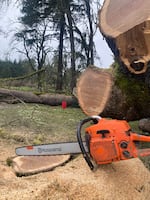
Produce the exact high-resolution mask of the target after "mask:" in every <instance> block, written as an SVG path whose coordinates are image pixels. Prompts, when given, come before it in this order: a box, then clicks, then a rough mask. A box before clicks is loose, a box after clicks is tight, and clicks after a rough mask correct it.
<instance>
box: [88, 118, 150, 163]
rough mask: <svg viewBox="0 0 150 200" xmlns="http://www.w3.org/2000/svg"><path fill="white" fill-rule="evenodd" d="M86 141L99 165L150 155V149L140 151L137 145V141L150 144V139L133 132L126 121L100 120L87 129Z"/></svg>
mask: <svg viewBox="0 0 150 200" xmlns="http://www.w3.org/2000/svg"><path fill="white" fill-rule="evenodd" d="M86 140H88V141H87V143H88V148H89V151H90V155H91V157H92V158H93V160H95V162H96V163H97V164H107V163H112V162H114V161H119V160H127V159H130V158H136V157H139V156H148V155H150V149H138V148H137V145H136V141H145V142H150V137H147V136H143V135H139V134H136V133H134V132H132V131H131V127H130V126H129V124H128V123H127V122H126V121H125V120H109V119H105V118H102V119H100V120H99V121H98V123H97V124H94V125H92V126H90V127H88V128H86Z"/></svg>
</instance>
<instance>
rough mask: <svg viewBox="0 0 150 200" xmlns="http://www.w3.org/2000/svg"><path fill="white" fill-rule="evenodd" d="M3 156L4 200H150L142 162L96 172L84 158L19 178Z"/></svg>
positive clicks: (0, 190)
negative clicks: (6, 164) (6, 163)
mask: <svg viewBox="0 0 150 200" xmlns="http://www.w3.org/2000/svg"><path fill="white" fill-rule="evenodd" d="M11 150H12V149H11V148H10V147H9V149H7V152H4V149H3V154H0V200H4V199H5V200H6V199H7V200H28V199H31V200H43V199H44V200H67V199H68V200H81V199H82V200H87V199H88V200H110V199H111V200H120V199H121V200H133V199H136V200H148V199H149V194H150V173H149V171H148V170H147V169H146V168H145V167H144V165H143V163H142V162H141V161H140V160H139V159H131V160H129V161H123V162H116V163H113V164H110V165H104V166H100V167H99V168H98V169H97V170H96V171H95V172H92V171H91V170H90V169H89V168H88V166H87V164H86V163H85V161H84V159H83V158H82V156H79V157H77V158H76V159H74V160H72V161H70V162H69V163H67V164H66V165H65V166H62V167H58V168H56V169H55V170H53V171H50V172H46V173H41V174H37V175H32V176H28V177H16V176H15V174H14V173H13V171H12V168H11V167H7V166H5V163H4V159H5V158H6V156H8V155H9V154H11V152H12V151H11Z"/></svg>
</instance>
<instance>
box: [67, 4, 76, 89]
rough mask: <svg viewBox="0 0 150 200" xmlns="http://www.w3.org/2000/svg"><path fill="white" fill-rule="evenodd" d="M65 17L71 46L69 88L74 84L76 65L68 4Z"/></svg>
mask: <svg viewBox="0 0 150 200" xmlns="http://www.w3.org/2000/svg"><path fill="white" fill-rule="evenodd" d="M67 19H68V24H69V35H70V47H71V83H70V89H71V91H73V88H74V87H75V86H76V67H75V45H74V33H73V22H72V16H71V10H70V5H69V6H68V11H67Z"/></svg>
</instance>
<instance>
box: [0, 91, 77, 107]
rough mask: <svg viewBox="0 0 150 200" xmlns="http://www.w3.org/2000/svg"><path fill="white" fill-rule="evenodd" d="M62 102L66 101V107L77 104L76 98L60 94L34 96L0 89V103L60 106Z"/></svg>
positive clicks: (30, 93) (29, 93)
mask: <svg viewBox="0 0 150 200" xmlns="http://www.w3.org/2000/svg"><path fill="white" fill-rule="evenodd" d="M63 101H66V103H67V106H72V105H74V104H77V100H76V98H74V97H72V96H66V95H61V94H53V95H52V94H40V95H37V94H34V93H32V92H22V91H16V90H7V89H0V102H6V103H18V102H25V103H40V104H46V105H51V106H58V105H61V104H62V102H63Z"/></svg>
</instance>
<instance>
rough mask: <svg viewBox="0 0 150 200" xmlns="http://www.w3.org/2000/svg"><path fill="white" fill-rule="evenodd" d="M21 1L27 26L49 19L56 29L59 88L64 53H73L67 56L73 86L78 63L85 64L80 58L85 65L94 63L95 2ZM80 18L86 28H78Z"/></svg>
mask: <svg viewBox="0 0 150 200" xmlns="http://www.w3.org/2000/svg"><path fill="white" fill-rule="evenodd" d="M22 5H23V7H22V13H23V17H22V23H23V24H24V25H26V26H27V27H28V28H30V29H33V28H35V29H36V27H38V26H39V25H38V24H41V23H42V22H43V21H44V20H46V19H47V20H49V22H50V26H51V27H50V30H51V31H52V32H53V35H52V37H53V38H55V39H57V41H58V49H56V48H55V52H56V54H57V55H58V65H57V69H58V70H57V72H58V73H57V82H56V90H62V88H63V71H64V54H65V55H66V54H68V55H69V56H70V60H69V59H67V61H68V63H67V65H68V66H71V67H70V68H71V81H70V88H71V90H72V89H73V87H74V86H75V84H76V71H77V69H78V66H79V67H80V68H81V67H82V64H81V62H82V63H83V66H84V67H85V66H87V65H89V64H94V56H95V55H94V54H95V51H94V42H93V37H94V25H95V24H94V23H95V21H93V18H94V17H93V13H92V11H93V10H92V9H91V6H92V2H91V1H87V0H82V1H75V0H55V1H54V0H32V1H31V0H23V4H22ZM81 22H82V27H83V31H81V30H80V28H79V27H80V25H81ZM30 29H29V30H30ZM27 30H28V29H27ZM79 46H80V49H79ZM30 47H31V45H30ZM69 56H67V57H69ZM85 60H87V61H85ZM79 62H80V63H79ZM85 63H86V64H85Z"/></svg>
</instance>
